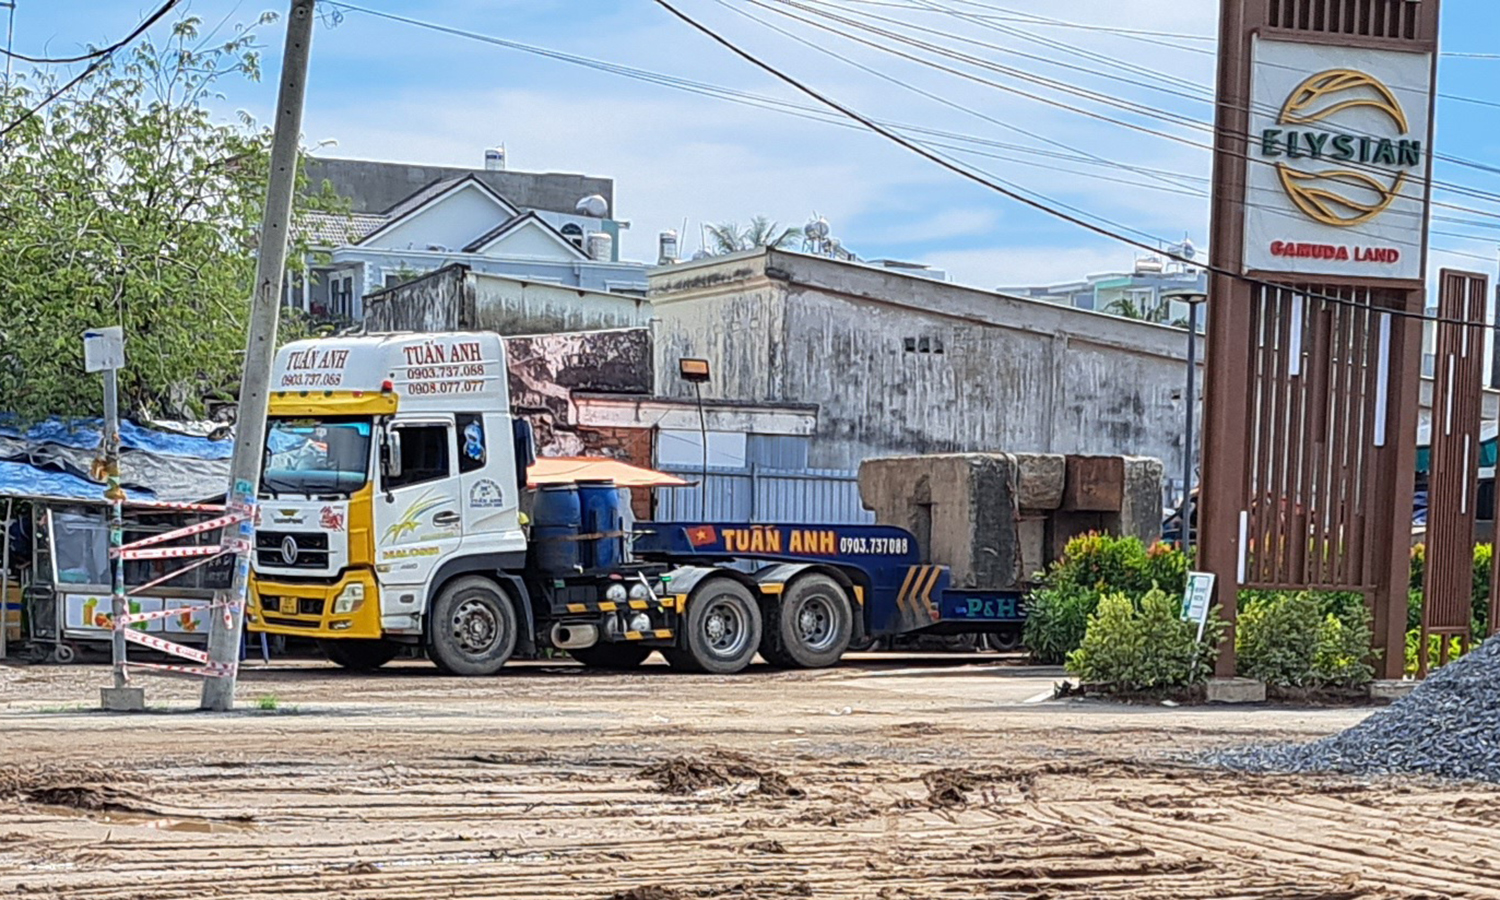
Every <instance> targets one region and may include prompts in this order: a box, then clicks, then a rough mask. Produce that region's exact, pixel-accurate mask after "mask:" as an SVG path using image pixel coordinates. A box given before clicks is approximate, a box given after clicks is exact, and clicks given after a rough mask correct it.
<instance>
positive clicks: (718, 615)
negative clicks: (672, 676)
mask: <svg viewBox="0 0 1500 900" xmlns="http://www.w3.org/2000/svg"><path fill="white" fill-rule="evenodd" d="M685 628H686V634H685V635H684V637H683V641H682V645H681V646H680V647H676V648H672V649H671V651H670V652H664V653H663V654H662V655H663V656H665V657H666V658H667V663H668V664H669V665H671V666H672V668H674V669H681V670H683V671H687V672H707V673H709V674H711V675H731V674H733V673H735V672H738V671H740V670H742V669H744V668H745V667H746V666H748V665H750V661H751V660H752V659H754V658H755V651H756V650H757V649H759V647H760V635H761V618H760V607H759V606H757V605H756V603H755V598H754V597H752V596H751V595H750V591H749V590H748V589H747V588H746V587H745V586H744V585H742V584H740V583H739V582H738V581H735V580H733V579H730V578H723V577H719V578H711V579H709V580H708V581H706V582H704V583H703V584H700V585H699V586H698V588H697V589H696V590H695V591H693V594H692V596H690V597H689V598H688V605H687V617H686V623H685Z"/></svg>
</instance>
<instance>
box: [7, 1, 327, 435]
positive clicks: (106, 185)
mask: <svg viewBox="0 0 1500 900" xmlns="http://www.w3.org/2000/svg"><path fill="white" fill-rule="evenodd" d="M273 20H274V17H273V16H269V15H268V16H263V17H261V18H260V19H259V20H258V21H257V22H256V23H254V24H252V25H249V26H243V27H240V28H237V29H236V30H235V31H234V33H233V35H232V36H230V37H228V38H227V39H224V40H221V41H219V42H217V43H216V42H215V40H214V35H213V34H212V33H210V34H207V35H205V34H203V33H201V31H200V24H201V23H200V20H199V19H197V18H196V17H188V18H184V19H182V20H181V21H179V22H177V23H176V24H175V25H174V26H173V28H172V31H171V34H170V36H169V37H168V38H167V39H166V40H165V41H164V42H163V43H162V44H160V45H158V44H156V43H154V42H152V41H150V40H143V41H141V42H139V43H138V44H136V45H135V46H134V47H133V48H129V49H126V50H121V51H120V52H119V53H117V54H116V55H115V57H114V58H113V59H112V60H110V61H107V62H105V63H103V64H102V65H101V66H100V67H99V68H98V70H97V71H95V72H94V73H93V74H92V75H90V77H89V78H88V79H86V80H85V81H84V82H83V83H82V84H80V85H78V86H77V87H75V88H73V89H72V90H71V91H69V92H67V93H65V94H64V95H63V96H62V97H60V98H59V99H57V100H55V101H54V102H52V103H51V104H50V105H48V106H46V107H45V108H44V109H43V110H42V111H41V112H39V113H37V114H36V115H34V116H32V117H30V118H29V119H27V120H26V121H25V122H24V123H22V124H21V125H20V126H19V127H17V128H16V129H14V130H13V131H11V132H10V134H9V135H8V136H6V137H5V138H3V139H0V412H7V413H14V414H17V415H18V416H20V417H21V418H22V419H23V420H31V419H36V418H41V417H45V416H48V415H62V416H68V417H77V416H90V415H98V414H99V412H100V410H101V408H102V397H101V390H100V382H99V378H98V376H97V375H89V374H86V373H85V372H84V371H83V360H82V356H83V351H82V342H81V337H80V336H81V333H82V332H83V330H84V329H86V328H91V327H100V326H106V325H120V326H123V328H124V330H125V336H126V367H125V368H124V369H123V370H122V371H121V373H120V391H121V407H122V409H123V410H125V411H128V412H129V413H133V414H149V415H159V416H185V415H193V414H195V413H197V412H199V411H200V410H201V405H202V400H203V399H204V398H205V396H215V395H217V396H221V397H224V396H233V388H234V385H235V381H236V379H237V377H238V374H239V366H240V359H241V354H242V351H243V349H244V341H245V330H244V329H245V323H246V320H247V317H248V312H249V305H250V296H251V291H252V281H253V279H254V270H255V263H254V249H255V246H256V237H257V230H258V228H259V226H260V222H261V219H262V207H263V205H264V202H265V184H266V179H267V175H268V170H269V156H270V153H269V148H270V131H269V129H268V128H266V127H263V126H259V125H257V124H256V123H255V122H254V121H253V120H252V119H251V118H250V117H249V116H248V115H247V114H244V113H241V114H240V115H239V117H238V118H237V120H235V121H233V122H230V123H221V122H216V121H215V120H214V117H213V115H212V114H211V112H210V110H209V108H208V103H210V102H212V101H214V100H216V99H222V95H221V93H220V86H221V84H222V83H224V82H225V81H227V80H233V79H247V80H251V81H254V80H258V79H259V77H260V45H259V44H258V42H257V40H256V37H255V32H254V29H255V27H256V26H262V25H265V24H268V23H269V22H271V21H273ZM58 83H59V79H58V77H57V76H55V75H53V74H50V73H46V72H36V73H32V74H30V75H22V76H19V77H17V79H16V80H15V83H14V84H13V86H12V88H11V90H10V92H9V94H8V95H4V96H0V122H7V123H8V122H11V121H13V120H15V119H17V118H18V117H19V115H20V113H21V111H22V110H24V109H26V108H29V107H31V106H33V105H35V104H36V103H37V102H38V101H39V100H40V99H41V98H42V97H45V96H46V95H47V94H49V93H50V92H51V91H52V90H54V89H55V87H56V86H57V85H58ZM337 205H338V204H337V202H336V199H335V198H333V197H331V196H329V193H328V192H327V191H326V190H325V191H324V193H323V194H321V195H320V196H319V197H317V198H314V199H313V201H312V203H311V204H310V206H311V207H316V208H325V209H336V208H337ZM304 252H306V248H305V246H294V247H293V248H292V253H291V254H290V258H292V259H297V258H298V257H299V254H301V253H304ZM287 325H288V331H291V332H295V331H296V330H297V327H298V323H297V322H296V321H287Z"/></svg>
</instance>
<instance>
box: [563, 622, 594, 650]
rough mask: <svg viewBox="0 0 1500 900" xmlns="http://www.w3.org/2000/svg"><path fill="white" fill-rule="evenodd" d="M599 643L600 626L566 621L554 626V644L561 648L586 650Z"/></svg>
mask: <svg viewBox="0 0 1500 900" xmlns="http://www.w3.org/2000/svg"><path fill="white" fill-rule="evenodd" d="M597 643H599V628H598V626H595V625H583V624H572V625H570V624H567V623H564V622H559V623H557V624H556V625H553V626H552V646H554V647H556V648H557V649H559V650H586V649H588V648H589V647H592V646H594V645H595V644H597Z"/></svg>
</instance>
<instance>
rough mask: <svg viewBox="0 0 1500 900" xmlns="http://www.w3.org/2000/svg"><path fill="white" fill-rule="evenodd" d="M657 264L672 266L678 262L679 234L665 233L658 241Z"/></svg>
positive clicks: (673, 232)
mask: <svg viewBox="0 0 1500 900" xmlns="http://www.w3.org/2000/svg"><path fill="white" fill-rule="evenodd" d="M656 250H657V253H656V264H657V265H658V266H670V265H671V264H672V263H675V262H677V232H676V231H663V232H662V233H661V235H660V236H659V237H658V238H657V240H656Z"/></svg>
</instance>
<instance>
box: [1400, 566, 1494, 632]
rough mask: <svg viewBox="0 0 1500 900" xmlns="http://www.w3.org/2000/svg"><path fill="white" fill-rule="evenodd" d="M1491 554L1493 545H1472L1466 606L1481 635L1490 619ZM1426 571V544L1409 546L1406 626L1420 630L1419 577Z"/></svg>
mask: <svg viewBox="0 0 1500 900" xmlns="http://www.w3.org/2000/svg"><path fill="white" fill-rule="evenodd" d="M1493 556H1494V546H1493V545H1492V544H1475V545H1474V570H1473V573H1472V574H1471V576H1470V585H1471V587H1470V594H1469V605H1470V608H1471V609H1472V610H1473V612H1472V624H1473V628H1474V635H1475V636H1476V637H1479V636H1483V635H1484V634H1486V633H1487V630H1486V629H1487V628H1488V627H1489V618H1490V565H1491V562H1492V559H1493ZM1426 574H1427V545H1426V544H1418V545H1416V546H1415V547H1413V548H1411V581H1410V584H1409V587H1410V589H1411V591H1412V596H1411V598H1410V603H1409V604H1408V606H1407V613H1406V628H1407V630H1408V631H1410V630H1411V629H1414V628H1415V629H1420V628H1421V627H1422V605H1421V604H1422V580H1423V578H1425V577H1426Z"/></svg>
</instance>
